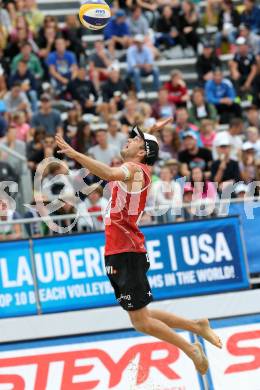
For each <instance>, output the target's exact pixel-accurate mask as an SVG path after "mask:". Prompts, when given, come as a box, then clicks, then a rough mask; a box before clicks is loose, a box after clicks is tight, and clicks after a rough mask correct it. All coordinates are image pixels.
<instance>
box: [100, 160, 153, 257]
mask: <svg viewBox="0 0 260 390" xmlns="http://www.w3.org/2000/svg"><path fill="white" fill-rule="evenodd" d="M135 165H138V166H139V167H140V168H141V169H142V171H143V174H144V185H143V189H142V190H141V191H139V192H127V188H126V184H125V183H123V182H119V181H115V182H112V183H111V187H112V188H111V198H110V200H109V204H108V207H107V210H106V216H105V236H106V245H105V255H113V254H117V253H123V252H141V253H146V248H145V240H144V235H143V233H142V232H141V231H140V230H139V228H138V226H137V224H138V221H139V219H140V218H141V216H142V213H143V211H144V208H145V204H146V199H147V195H148V190H149V186H150V184H151V178H150V176H151V173H150V169H149V167H148V166H147V165H145V164H141V163H135Z"/></svg>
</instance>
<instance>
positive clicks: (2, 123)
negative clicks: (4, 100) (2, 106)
mask: <svg viewBox="0 0 260 390" xmlns="http://www.w3.org/2000/svg"><path fill="white" fill-rule="evenodd" d="M7 128H8V122H7V121H6V120H5V118H3V117H2V116H1V115H0V140H1V139H2V138H3V137H4V136H5V134H6V131H7Z"/></svg>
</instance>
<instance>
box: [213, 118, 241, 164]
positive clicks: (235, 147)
mask: <svg viewBox="0 0 260 390" xmlns="http://www.w3.org/2000/svg"><path fill="white" fill-rule="evenodd" d="M243 130H244V123H243V120H242V119H241V118H233V119H231V121H230V123H229V128H228V131H219V132H218V133H217V135H216V138H215V141H214V143H213V150H212V153H213V157H214V159H217V158H218V152H217V144H218V143H219V142H221V140H222V139H223V138H224V139H228V140H229V144H230V147H231V150H230V158H232V159H233V160H236V161H237V160H239V159H240V158H241V150H242V145H243V142H242V137H243Z"/></svg>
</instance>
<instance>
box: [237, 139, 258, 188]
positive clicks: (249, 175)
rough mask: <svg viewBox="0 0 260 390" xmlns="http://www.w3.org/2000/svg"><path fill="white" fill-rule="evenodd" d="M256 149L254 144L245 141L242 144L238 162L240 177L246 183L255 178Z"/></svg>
mask: <svg viewBox="0 0 260 390" xmlns="http://www.w3.org/2000/svg"><path fill="white" fill-rule="evenodd" d="M255 163H256V150H255V147H254V144H253V143H252V142H250V141H246V142H245V143H244V144H243V146H242V159H241V161H240V162H239V169H240V174H241V179H242V180H243V181H244V182H245V183H246V184H248V183H251V182H252V181H254V180H255V178H256V166H255Z"/></svg>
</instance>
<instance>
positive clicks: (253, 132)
mask: <svg viewBox="0 0 260 390" xmlns="http://www.w3.org/2000/svg"><path fill="white" fill-rule="evenodd" d="M246 136H247V140H248V141H249V142H251V143H252V144H253V145H254V149H255V151H256V157H257V159H260V136H259V130H258V128H257V127H254V126H249V127H248V128H247V129H246Z"/></svg>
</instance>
